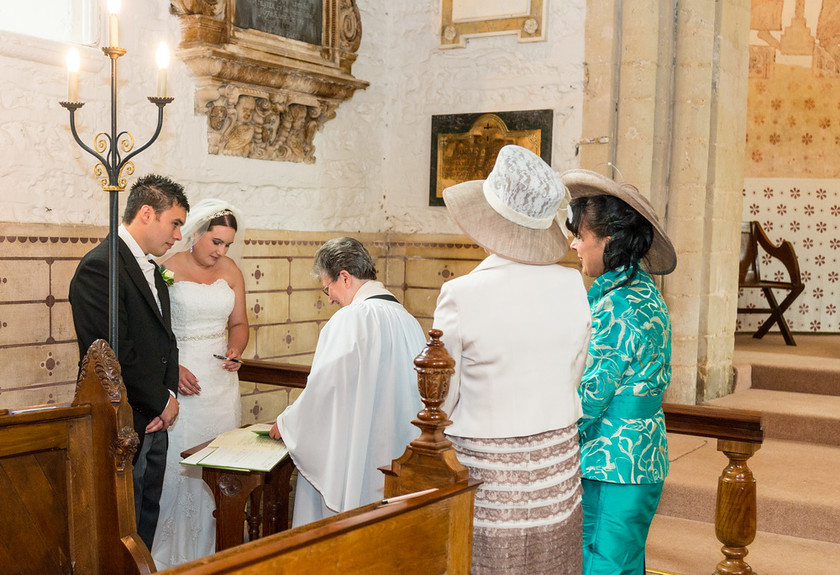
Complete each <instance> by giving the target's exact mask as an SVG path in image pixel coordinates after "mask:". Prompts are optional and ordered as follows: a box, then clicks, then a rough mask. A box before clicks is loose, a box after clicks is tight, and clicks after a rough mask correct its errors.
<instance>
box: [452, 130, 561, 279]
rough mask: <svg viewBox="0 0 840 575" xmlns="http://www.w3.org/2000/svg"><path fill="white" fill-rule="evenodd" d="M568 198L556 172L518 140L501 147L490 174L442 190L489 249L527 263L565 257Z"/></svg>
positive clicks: (460, 221) (458, 216) (462, 223)
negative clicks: (520, 144) (560, 211)
mask: <svg viewBox="0 0 840 575" xmlns="http://www.w3.org/2000/svg"><path fill="white" fill-rule="evenodd" d="M569 199H570V198H569V193H568V191H567V190H566V188H565V187H564V186H563V182H561V181H560V176H559V174H557V172H555V171H554V170H552V169H551V167H550V166H549V165H548V164H546V163H545V162H544V161H543V160H542V159H541V158H540V157H539V156H537V155H536V154H534V153H533V152H531V151H530V150H527V149H525V148H523V147H521V146H513V145H511V146H505V147H503V148H502V149H501V150H500V151H499V155H498V156H497V157H496V164H495V165H494V166H493V170H492V171H491V172H490V174H489V175H488V176H487V179H486V180H471V181H469V182H463V183H460V184H456V185H454V186H450V187H448V188H446V189H445V190H443V201H444V202H445V203H446V207H447V209H448V210H449V213H450V214H451V215H452V218H453V219H454V220H455V222H456V223H457V224H458V225H459V226H460V227H461V229H462V230H463V231H464V233H465V234H467V235H468V236H470V238H472V239H473V240H474V241H475V242H476V243H477V244H478V245H480V246H481V247H483V248H484V249H486V250H488V251H489V252H492V253H494V254H496V255H499V256H501V257H503V258H505V259H509V260H513V261H516V262H521V263H526V264H540V265H546V264H553V263H556V262H558V261H560V260H561V259H563V256H564V255H565V254H566V252H567V251H568V249H569V242H568V240H567V239H566V234H565V232H564V229H563V227H561V222H562V220H565V217H566V206H568V204H569ZM559 210H562V214H561V221H557V213H558V211H559Z"/></svg>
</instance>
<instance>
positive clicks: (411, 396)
mask: <svg viewBox="0 0 840 575" xmlns="http://www.w3.org/2000/svg"><path fill="white" fill-rule="evenodd" d="M313 274H314V275H315V276H316V277H319V278H320V279H321V283H322V285H323V286H324V293H325V294H326V295H328V296H329V298H330V303H335V304H338V305H340V306H341V309H340V310H338V311H337V312H336V313H335V314H334V315H333V316H332V318H330V320H329V321H328V322H327V324H326V325H325V326H324V328H323V329H322V330H321V333H320V335H319V338H318V344H317V346H316V348H315V356H314V358H313V360H312V369H311V371H310V374H309V378H308V379H307V381H306V389H304V391H303V393H302V394H301V395H300V397H298V399H297V401H295V402H294V403H293V404H292V405H290V406H289V407H287V408H286V409H285V410H284V411H283V413H281V414H280V415H279V416H277V422H276V423H275V424H274V426H272V429H271V432H270V434H271V436H272V437H273V438H275V439H280V438H281V437H282V439H283V441H284V442H285V443H286V446H287V447H288V448H289V454H290V455H291V457H292V459H293V460H294V462H295V465H296V466H297V468H298V471H299V475H298V482H297V491H296V494H295V507H294V515H293V520H292V524H293V526H294V527H297V526H299V525H305V524H307V523H311V522H313V521H317V520H319V519H322V518H324V517H329V516H331V515H334V514H336V513H339V512H342V511H346V510H348V509H354V508H356V507H359V506H361V505H366V504H368V503H372V502H374V501H376V500H378V499H382V497H383V489H384V483H385V480H384V476H383V474H382V472H381V471H379V470H378V468H379V467H383V466H386V465H389V464H390V463H391V461H392V460H393V459H396V458H397V457H399V456H400V455H402V453H403V451H405V447H406V445H408V443H410V442H411V441H413V440H414V439H416V437H417V436H418V434H419V431H418V430H417V429H416V428H415V427H414V426H413V425H412V424H411V421H412V420H413V419H414V418H415V417H416V416H417V412H418V411H420V410H421V409H422V408H423V405H422V402H421V401H420V394H419V392H418V390H417V373H416V372H415V371H414V358H415V357H417V355H419V354H420V352H421V351H422V349H423V346H424V345H425V337H424V335H423V329H422V328H421V327H420V324H419V323H418V322H417V320H416V319H414V317H413V316H412V315H411V314H409V313H408V312H407V311H406V310H405V308H404V307H403V306H402V305H401V304H400V303H399V302H398V301H397V299H396V298H395V297H394V296H393V295H392V294H391V293H390V292H388V291H387V290H386V289H385V288H384V286H383V285H382V283H381V282H378V281H376V269H375V267H374V265H373V260H372V259H371V257H370V254H369V253H368V251H367V250H366V249H365V248H364V246H363V245H362V244H361V243H360V242H359V241H357V240H355V239H353V238H347V237H343V238H335V239H333V240H330V241H328V242H326V243H325V244H324V245H323V246H321V247H320V248H319V249H318V251H317V253H316V254H315V264H314V267H313Z"/></svg>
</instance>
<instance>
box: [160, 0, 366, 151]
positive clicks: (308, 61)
mask: <svg viewBox="0 0 840 575" xmlns="http://www.w3.org/2000/svg"><path fill="white" fill-rule="evenodd" d="M170 5H171V8H172V12H173V13H175V14H177V15H178V16H179V17H180V18H181V24H182V26H181V31H182V42H181V45H180V46H179V49H178V52H177V55H178V56H179V57H180V58H181V59H182V60H183V61H184V62H185V63H186V64H187V66H189V68H190V70H191V71H192V72H193V74H194V75H195V77H196V79H197V82H196V84H197V89H196V94H195V110H196V113H199V114H205V115H206V116H207V125H208V129H207V148H208V151H209V152H210V153H211V154H224V155H229V156H243V157H247V158H256V159H261V160H277V161H289V162H305V163H312V162H314V161H315V147H314V145H313V137H314V135H315V133H316V132H317V131H318V130H320V129H321V127H322V126H323V125H324V123H325V122H327V121H329V120H331V119H332V118H334V117H335V115H336V110H337V108H338V106H339V105H340V104H341V102H343V101H345V100H347V99H348V98H350V97H352V96H353V93H354V92H355V91H356V90H360V89H364V88H365V87H367V85H368V83H367V82H365V81H363V80H359V79H357V78H355V77H353V75H352V73H351V68H352V65H353V62H354V61H355V60H356V52H357V51H358V49H359V44H360V42H361V39H362V22H361V17H360V14H359V9H358V7H357V6H356V2H355V0H283V1H282V2H281V1H278V0H170Z"/></svg>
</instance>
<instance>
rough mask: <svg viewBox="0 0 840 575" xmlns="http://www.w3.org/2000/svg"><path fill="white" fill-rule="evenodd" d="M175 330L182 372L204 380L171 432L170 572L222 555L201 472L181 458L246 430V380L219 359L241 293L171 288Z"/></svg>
mask: <svg viewBox="0 0 840 575" xmlns="http://www.w3.org/2000/svg"><path fill="white" fill-rule="evenodd" d="M169 297H170V300H171V302H172V330H173V331H174V332H175V336H176V337H177V338H178V357H179V362H180V364H181V365H183V366H184V367H186V368H187V369H189V370H190V371H191V372H192V373H193V374H194V375H195V376H196V378H198V385H199V386H201V393H200V395H179V396H178V401H179V402H180V404H181V406H180V412H179V414H178V418H177V419H176V420H175V423H174V424H173V425H172V426H171V427H170V428H169V449H168V451H167V455H166V473H165V475H164V480H163V493H162V495H161V498H160V518H159V519H158V525H157V531H156V532H155V540H154V543H153V545H152V556H153V557H154V560H155V564H156V565H157V568H158V569H166V568H168V567H172V566H174V565H178V564H180V563H184V562H186V561H192V560H193V559H197V558H199V557H205V556H207V555H210V554H212V553H214V552H215V547H216V520H215V518H214V517H213V510H214V509H215V504H214V502H213V494H212V492H211V491H210V488H209V487H208V486H207V484H205V483H204V481H203V480H202V479H201V468H199V467H193V466H188V465H181V464H180V461H181V452H182V451H184V450H185V449H189V448H190V447H194V446H195V445H198V444H199V443H203V442H205V441H207V440H209V439H213V438H214V437H216V436H217V435H219V434H220V433H222V432H224V431H228V430H231V429H234V428H236V427H239V425H240V421H241V418H242V414H241V407H240V400H239V378H238V377H237V375H236V373H235V372H230V371H226V370H224V369H222V363H223V361H222V360H219V359H216V358H214V357H213V354H214V353H217V354H220V355H224V353H225V351H227V342H226V339H225V328H226V326H227V321H228V316H229V315H230V312H231V310H233V303H234V293H233V290H232V289H231V288H230V286H228V284H227V282H226V281H225V280H223V279H219V280H216V282H215V283H213V284H209V285H208V284H199V283H193V282H187V281H181V282H176V283H175V284H174V285H172V286H171V287H170V288H169Z"/></svg>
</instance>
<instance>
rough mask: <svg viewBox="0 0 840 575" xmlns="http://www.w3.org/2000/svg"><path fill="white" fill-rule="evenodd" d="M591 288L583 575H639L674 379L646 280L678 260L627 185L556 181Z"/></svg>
mask: <svg viewBox="0 0 840 575" xmlns="http://www.w3.org/2000/svg"><path fill="white" fill-rule="evenodd" d="M562 179H563V183H564V184H565V185H566V187H567V188H568V189H569V192H570V193H571V195H572V198H573V199H572V202H571V209H572V216H571V218H570V220H569V221H568V222H567V224H566V225H567V226H568V228H569V229H570V230H571V231H572V233H574V235H575V239H574V241H573V242H572V249H574V250H576V251H577V253H578V257H579V258H580V261H581V265H582V267H583V273H584V274H586V275H588V276H590V277H592V278H595V282H594V283H593V284H592V287H591V288H590V289H589V294H588V296H589V303H590V306H591V309H592V338H591V340H590V342H589V358H588V359H587V362H586V371H585V372H584V374H583V380H582V381H581V384H580V397H581V402H582V404H583V417H582V418H581V420H580V421H579V422H578V427H579V429H580V437H581V455H580V457H581V467H582V471H583V481H582V483H583V514H584V515H583V573H584V575H619V574H627V575H630V574H632V575H642V574H643V573H644V572H645V569H644V552H645V540H646V539H647V534H648V530H649V528H650V522H651V520H652V519H653V515H654V513H655V512H656V507H657V505H658V504H659V498H660V495H661V494H662V484H663V482H664V480H665V476H666V475H667V473H668V445H667V441H666V438H665V418H664V415H663V414H662V393H663V392H664V391H665V388H666V387H668V384H669V383H670V381H671V322H670V320H669V317H668V308H667V307H666V306H665V302H664V300H663V299H662V295H661V294H660V293H659V290H658V289H657V288H656V284H654V282H653V278H651V276H650V274H651V273H653V274H668V273H671V272H672V271H673V270H674V268H675V267H676V265H677V256H676V253H675V252H674V247H673V246H672V245H671V241H670V240H669V239H668V236H667V235H666V234H665V231H664V229H663V228H662V226H661V225H660V223H659V220H658V219H657V217H656V213H655V212H654V210H653V208H652V206H651V205H650V203H648V201H647V200H646V199H645V198H644V197H643V196H642V195H641V194H640V193H639V190H638V189H637V188H636V187H635V186H632V185H630V184H619V183H617V182H614V181H613V180H611V179H609V178H606V177H604V176H602V175H600V174H597V173H595V172H590V171H587V170H571V171H568V172H566V173H564V174H563V175H562Z"/></svg>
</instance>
